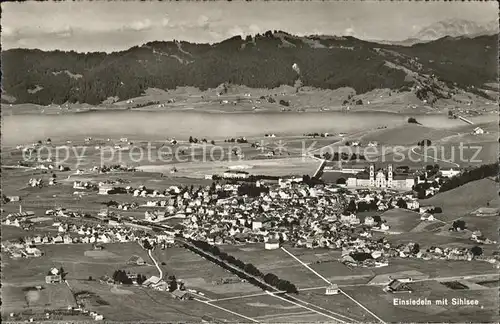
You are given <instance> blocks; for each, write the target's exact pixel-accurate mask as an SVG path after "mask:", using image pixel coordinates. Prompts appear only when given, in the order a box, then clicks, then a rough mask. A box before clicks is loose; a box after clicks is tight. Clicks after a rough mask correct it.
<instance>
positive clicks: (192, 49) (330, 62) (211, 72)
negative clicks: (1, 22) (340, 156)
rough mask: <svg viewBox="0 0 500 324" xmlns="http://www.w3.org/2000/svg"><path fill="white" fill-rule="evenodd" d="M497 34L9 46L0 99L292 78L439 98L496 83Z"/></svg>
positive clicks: (71, 98) (128, 94)
mask: <svg viewBox="0 0 500 324" xmlns="http://www.w3.org/2000/svg"><path fill="white" fill-rule="evenodd" d="M443 26H445V25H443ZM429 30H430V29H429ZM432 30H433V31H434V32H430V31H428V32H425V30H423V31H421V35H422V37H423V36H424V35H431V34H432V33H433V35H437V33H438V31H439V30H442V29H438V28H434V29H432ZM497 38H498V35H496V34H495V35H482V36H476V37H458V38H457V37H444V38H440V39H437V40H433V41H429V42H426V43H420V44H415V45H413V46H401V45H393V44H380V43H375V42H369V41H363V40H360V39H357V38H354V37H336V36H300V37H299V36H294V35H291V34H289V33H286V32H283V31H267V32H266V33H264V34H257V35H255V36H247V37H246V38H242V37H240V36H236V37H233V38H230V39H227V40H224V41H222V42H220V43H216V44H194V43H189V42H183V41H176V40H174V41H168V42H160V41H156V42H149V43H146V44H144V45H142V46H135V47H132V48H130V49H128V50H126V51H121V52H114V53H109V54H107V53H101V52H96V53H76V52H73V51H71V52H63V51H47V52H45V51H41V50H36V49H10V50H7V51H2V69H3V76H2V77H3V80H2V102H10V103H36V104H43V105H46V104H50V103H57V104H61V103H65V102H73V103H74V102H80V103H89V104H94V105H95V104H100V103H102V102H103V101H105V100H107V99H108V98H110V97H118V98H119V100H125V99H128V98H133V97H137V96H140V95H141V94H142V93H143V92H144V91H145V90H146V89H148V88H159V89H175V88H176V87H179V86H194V87H198V88H200V89H202V90H204V89H208V88H216V87H217V86H218V85H220V84H221V83H232V84H239V85H246V86H248V87H252V88H275V87H278V86H280V85H290V86H295V85H296V84H297V81H298V80H300V84H302V85H303V86H308V87H315V88H321V89H336V88H340V87H351V88H353V89H354V90H355V91H356V92H357V93H358V94H359V93H365V92H368V91H371V90H373V89H377V88H389V89H397V90H401V91H412V89H413V90H415V89H418V91H419V92H420V93H419V94H417V95H418V96H419V98H420V97H422V98H427V97H429V95H431V97H433V98H439V97H440V96H446V95H447V92H449V91H451V90H453V89H456V88H460V89H466V90H467V91H472V92H476V93H477V94H479V95H486V94H485V93H484V92H483V91H482V90H481V89H484V88H486V87H487V86H486V85H485V84H488V83H492V82H493V83H494V82H497V53H498V40H497ZM293 67H294V68H293Z"/></svg>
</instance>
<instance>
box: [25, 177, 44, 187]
mask: <svg viewBox="0 0 500 324" xmlns="http://www.w3.org/2000/svg"><path fill="white" fill-rule="evenodd" d="M28 186H29V187H42V186H43V180H42V179H41V178H39V179H36V178H30V179H29V181H28Z"/></svg>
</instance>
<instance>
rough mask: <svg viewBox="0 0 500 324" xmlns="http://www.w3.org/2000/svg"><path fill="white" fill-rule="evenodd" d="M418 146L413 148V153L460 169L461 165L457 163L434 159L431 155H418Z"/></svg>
mask: <svg viewBox="0 0 500 324" xmlns="http://www.w3.org/2000/svg"><path fill="white" fill-rule="evenodd" d="M417 147H418V146H414V147H412V148H411V152H412V153H414V154H416V155H420V156H423V157H424V158H431V159H433V160H434V161H441V162H446V163H449V164H453V165H454V166H456V167H457V168H460V164H458V163H455V162H451V161H446V160H441V159H438V158H435V157H432V156H430V155H425V154H421V153H418V152H416V151H415V149H416V148H417Z"/></svg>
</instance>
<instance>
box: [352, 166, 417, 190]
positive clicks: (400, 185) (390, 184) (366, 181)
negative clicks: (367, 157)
mask: <svg viewBox="0 0 500 324" xmlns="http://www.w3.org/2000/svg"><path fill="white" fill-rule="evenodd" d="M414 184H415V179H414V177H413V175H411V174H394V171H393V166H392V164H389V165H388V166H387V170H385V169H379V170H378V171H377V172H375V166H374V165H373V164H371V165H370V170H369V172H368V173H366V172H361V173H358V174H356V175H355V176H353V177H350V178H347V186H348V187H353V188H355V187H370V188H390V189H405V190H411V188H412V187H413V185H414Z"/></svg>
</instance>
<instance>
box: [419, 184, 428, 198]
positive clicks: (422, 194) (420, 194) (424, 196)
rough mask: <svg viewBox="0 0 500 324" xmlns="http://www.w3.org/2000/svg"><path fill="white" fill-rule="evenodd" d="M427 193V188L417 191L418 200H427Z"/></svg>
mask: <svg viewBox="0 0 500 324" xmlns="http://www.w3.org/2000/svg"><path fill="white" fill-rule="evenodd" d="M425 192H426V190H425V188H424V187H420V188H419V189H418V191H417V198H418V199H425V198H427V196H426V193H425Z"/></svg>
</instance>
